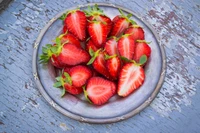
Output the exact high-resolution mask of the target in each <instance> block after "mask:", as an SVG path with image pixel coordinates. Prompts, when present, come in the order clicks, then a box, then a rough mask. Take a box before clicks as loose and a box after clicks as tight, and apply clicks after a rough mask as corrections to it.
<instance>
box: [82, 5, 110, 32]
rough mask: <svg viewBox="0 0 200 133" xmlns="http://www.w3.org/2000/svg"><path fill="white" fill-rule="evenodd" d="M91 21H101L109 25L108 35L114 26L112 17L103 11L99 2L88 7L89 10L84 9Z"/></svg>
mask: <svg viewBox="0 0 200 133" xmlns="http://www.w3.org/2000/svg"><path fill="white" fill-rule="evenodd" d="M84 12H85V13H86V16H87V17H88V20H89V21H100V22H103V23H104V24H106V25H107V35H108V34H109V33H110V31H111V28H112V21H111V19H110V18H109V17H108V16H106V15H105V14H104V13H103V10H101V9H100V8H99V7H98V5H97V4H95V5H94V7H90V6H89V7H88V10H85V11H84Z"/></svg>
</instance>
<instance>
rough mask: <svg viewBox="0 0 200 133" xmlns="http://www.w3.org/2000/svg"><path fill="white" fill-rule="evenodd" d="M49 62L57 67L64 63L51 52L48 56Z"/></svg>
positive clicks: (62, 65)
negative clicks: (49, 56)
mask: <svg viewBox="0 0 200 133" xmlns="http://www.w3.org/2000/svg"><path fill="white" fill-rule="evenodd" d="M50 61H51V64H52V65H53V66H55V67H57V68H64V67H65V66H66V64H64V63H62V62H60V61H59V59H58V57H57V56H56V55H55V54H53V55H52V56H51V58H50Z"/></svg>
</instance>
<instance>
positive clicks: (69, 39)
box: [59, 31, 82, 48]
mask: <svg viewBox="0 0 200 133" xmlns="http://www.w3.org/2000/svg"><path fill="white" fill-rule="evenodd" d="M59 38H60V40H61V44H64V43H71V44H74V45H76V46H77V47H79V48H82V47H81V43H80V41H79V40H78V39H77V38H76V37H75V36H74V35H73V34H71V33H69V32H68V31H66V32H65V33H64V34H61V35H60V36H59Z"/></svg>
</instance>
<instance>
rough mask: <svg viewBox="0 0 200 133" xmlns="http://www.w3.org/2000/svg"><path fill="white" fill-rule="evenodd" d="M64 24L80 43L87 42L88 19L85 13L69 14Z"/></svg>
mask: <svg viewBox="0 0 200 133" xmlns="http://www.w3.org/2000/svg"><path fill="white" fill-rule="evenodd" d="M64 23H65V24H66V25H67V29H68V31H69V32H71V33H72V34H74V35H75V36H76V37H77V38H78V39H79V40H80V41H84V40H85V38H86V24H87V19H86V16H85V13H84V12H82V11H80V10H72V11H70V12H68V14H67V16H66V18H65V21H64Z"/></svg>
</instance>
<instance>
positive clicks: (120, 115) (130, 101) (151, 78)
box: [33, 3, 166, 123]
mask: <svg viewBox="0 0 200 133" xmlns="http://www.w3.org/2000/svg"><path fill="white" fill-rule="evenodd" d="M97 4H98V5H99V7H100V8H101V9H103V10H104V13H105V14H107V15H108V16H109V17H110V18H113V17H114V16H116V15H118V14H119V12H118V8H121V9H122V10H123V11H124V12H125V13H131V14H133V17H132V19H133V20H135V21H136V22H137V23H138V24H139V25H140V26H142V27H143V28H144V31H145V38H146V40H147V41H151V42H152V43H151V44H150V46H151V49H152V54H151V58H150V61H149V63H148V64H147V65H146V68H145V73H146V79H145V82H144V84H143V85H142V87H140V89H138V90H137V91H136V92H135V93H133V94H131V95H130V96H128V97H126V98H121V97H118V96H117V95H116V96H114V97H112V98H111V99H110V100H109V102H108V103H107V104H105V105H102V106H94V105H92V104H89V103H88V102H87V101H86V100H85V99H84V96H83V95H79V96H73V95H70V94H67V95H65V96H64V97H63V98H61V97H60V95H61V91H60V90H59V89H57V88H54V87H53V84H54V82H55V70H54V67H52V66H51V64H48V65H42V64H39V63H38V59H39V55H40V54H41V53H42V46H44V45H45V44H47V43H51V40H52V39H53V38H55V37H56V36H58V35H59V34H60V33H61V32H62V25H63V24H62V21H61V20H59V19H58V18H59V17H60V16H61V15H62V14H63V13H65V12H66V11H68V10H71V9H75V8H77V7H74V8H70V9H67V10H65V11H63V12H61V13H59V14H57V15H56V16H55V17H54V18H53V19H52V20H50V21H49V23H48V24H47V25H46V26H45V27H44V29H43V30H42V31H41V33H40V35H39V37H38V38H37V40H36V42H35V46H34V52H33V75H34V78H35V82H36V85H37V87H38V88H39V90H40V92H41V94H42V95H43V96H44V98H45V99H46V100H47V101H48V102H49V103H50V104H51V105H52V106H53V107H54V108H55V109H56V110H58V111H59V112H61V113H63V114H64V115H66V116H68V117H70V118H73V119H76V120H79V121H83V122H89V123H111V122H117V121H120V120H124V119H127V118H129V117H132V116H133V115H135V114H137V113H139V112H140V111H141V110H143V109H144V108H145V107H147V106H148V105H149V104H150V103H151V101H152V100H153V99H154V98H155V96H156V95H157V93H158V92H159V90H160V87H161V85H162V83H163V79H164V75H165V66H166V64H165V53H164V50H163V48H162V46H160V44H159V41H158V37H157V35H156V34H155V32H154V30H153V29H152V28H151V27H150V26H149V25H148V24H147V23H146V22H144V21H143V20H142V19H141V18H140V17H138V16H137V15H136V14H135V13H134V12H132V11H130V10H128V9H125V8H123V7H120V6H117V5H113V4H105V3H97ZM88 5H94V3H90V4H85V5H80V6H79V7H80V8H81V9H85V8H87V6H88Z"/></svg>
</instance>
